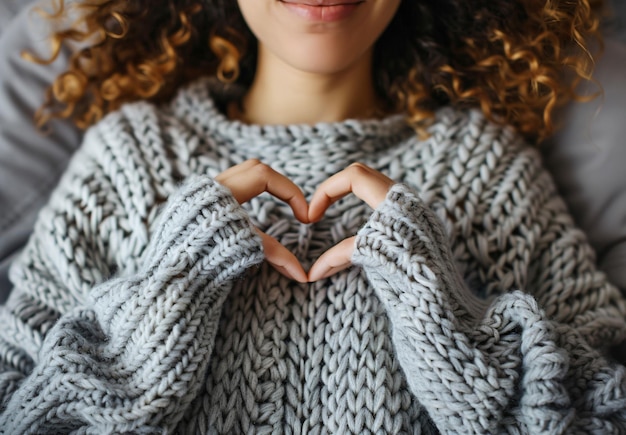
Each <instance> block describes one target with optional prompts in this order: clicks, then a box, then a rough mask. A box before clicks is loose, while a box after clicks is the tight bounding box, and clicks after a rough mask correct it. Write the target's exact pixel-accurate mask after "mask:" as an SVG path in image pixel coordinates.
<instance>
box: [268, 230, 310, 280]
mask: <svg viewBox="0 0 626 435" xmlns="http://www.w3.org/2000/svg"><path fill="white" fill-rule="evenodd" d="M259 234H260V235H261V239H262V240H263V250H264V252H265V259H266V260H267V262H268V263H269V264H271V265H272V267H274V269H276V270H277V271H278V272H280V273H282V274H283V275H285V276H286V277H287V278H290V279H295V280H296V281H298V282H307V278H308V277H307V274H306V272H305V271H304V269H303V268H302V265H301V264H300V262H299V261H298V259H297V258H296V256H295V255H293V254H292V253H291V252H290V251H289V250H288V249H287V248H285V247H284V246H283V245H282V244H281V243H280V242H278V240H276V239H275V238H273V237H271V236H268V235H267V234H265V233H264V232H263V231H260V230H259Z"/></svg>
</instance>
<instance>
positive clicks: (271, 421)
mask: <svg viewBox="0 0 626 435" xmlns="http://www.w3.org/2000/svg"><path fill="white" fill-rule="evenodd" d="M210 88H211V85H210V83H209V82H208V81H205V80H201V81H198V82H196V83H194V84H192V85H190V86H189V87H187V88H186V89H183V90H182V91H181V92H180V93H179V95H178V96H177V97H176V98H175V99H174V100H173V101H172V103H171V104H168V105H166V106H164V107H155V106H153V105H150V104H147V103H136V104H131V105H127V106H125V107H124V108H122V109H121V110H120V111H118V112H116V113H113V114H111V115H109V116H108V117H106V119H104V120H103V121H102V122H100V123H99V124H98V125H97V126H95V127H94V128H92V129H90V130H89V131H88V133H87V134H86V138H85V143H84V145H83V147H82V148H81V149H80V151H79V152H78V153H77V155H76V156H75V158H74V159H73V161H72V163H71V165H70V168H69V170H68V172H67V173H66V175H65V177H64V178H63V180H62V181H61V183H60V185H59V187H58V188H57V189H56V191H55V193H54V195H53V197H52V199H51V201H50V203H49V205H48V206H47V207H46V208H45V210H44V211H43V212H42V213H41V215H40V218H39V222H38V225H37V227H36V230H35V233H34V235H33V237H32V239H31V240H30V242H29V244H28V246H27V248H26V249H25V251H24V252H23V254H22V255H21V257H20V259H19V260H18V261H17V263H16V264H15V265H14V267H13V269H12V274H11V277H12V280H13V282H14V284H15V290H14V292H13V293H12V295H11V297H10V300H9V301H8V302H7V304H6V306H4V307H2V308H1V309H0V316H1V317H0V325H1V330H0V337H1V338H0V400H1V402H0V403H1V405H0V406H1V411H0V432H2V433H11V434H25V433H34V434H43V433H69V432H72V433H89V434H105V433H183V434H196V433H202V434H204V433H263V434H269V433H272V434H275V433H276V434H280V433H287V434H299V433H313V434H317V433H335V434H345V433H355V434H365V433H377V434H382V433H426V434H428V433H437V432H442V433H504V432H506V433H529V434H539V433H550V434H551V433H598V434H609V433H625V431H626V381H625V379H624V378H625V376H624V375H625V367H624V366H622V365H620V364H618V363H617V362H616V361H615V360H613V359H611V358H610V357H609V356H608V355H609V354H608V348H609V347H610V346H611V345H614V344H617V343H619V342H621V341H622V340H624V338H626V322H625V320H624V319H625V316H626V303H625V302H624V299H623V297H622V296H621V295H620V293H619V292H618V291H617V290H616V288H614V287H613V286H611V285H610V284H609V283H607V281H606V279H605V277H604V275H602V274H601V273H599V272H597V271H596V269H595V267H594V254H593V252H592V251H591V249H590V248H589V246H588V245H587V242H586V241H585V237H584V235H583V234H582V233H581V232H580V231H578V230H577V229H575V228H574V227H573V225H572V221H571V219H570V217H569V216H568V214H567V213H566V210H565V206H564V205H563V203H562V201H561V200H560V199H559V198H558V197H557V195H556V192H555V189H554V186H553V184H552V182H551V180H550V178H549V176H548V175H547V174H546V172H545V171H544V170H542V169H541V166H540V161H539V157H538V154H537V152H536V151H534V150H532V149H530V148H529V147H526V146H525V145H524V144H523V143H522V141H520V140H519V139H518V138H517V137H516V135H515V134H514V133H512V131H511V130H509V129H506V128H502V127H499V126H496V125H494V124H492V123H490V122H488V121H487V120H486V119H485V118H484V116H483V115H482V114H481V113H480V112H478V111H457V110H453V109H443V110H440V111H439V112H438V113H437V115H436V122H435V123H434V124H433V125H432V127H431V129H430V131H431V136H430V138H428V139H427V140H423V141H420V140H419V139H418V138H417V137H416V135H415V134H414V133H413V132H412V131H411V129H410V128H408V127H407V126H406V125H405V123H404V121H403V119H402V117H400V116H392V117H389V118H387V119H384V120H380V121H379V120H372V121H346V122H343V123H337V124H320V125H317V126H314V127H311V126H287V127H281V126H267V127H259V126H249V125H244V124H241V123H238V122H232V121H229V120H228V119H227V118H225V117H224V116H223V115H222V114H221V112H220V111H219V110H218V108H217V104H216V103H215V102H214V100H213V99H212V98H211V96H210V93H211V91H210ZM249 158H258V159H260V160H261V161H263V162H266V163H268V164H270V165H271V166H272V167H273V168H274V169H276V170H277V171H279V172H281V173H283V174H285V175H286V176H287V177H289V178H290V179H291V180H293V181H294V182H295V183H296V184H297V185H298V186H300V187H301V188H302V189H303V191H304V192H305V194H306V195H307V196H310V195H311V194H312V192H313V191H314V190H315V189H316V187H317V186H318V185H319V184H320V183H321V182H322V181H324V180H325V179H327V178H328V177H329V176H330V175H332V174H333V173H336V172H337V171H339V170H342V169H344V168H345V167H346V166H348V165H349V164H350V163H352V162H356V161H360V162H363V163H365V164H367V165H370V166H372V167H374V168H376V169H378V170H380V171H382V172H384V173H386V174H387V175H388V176H389V177H391V178H392V179H394V180H397V181H398V182H400V183H402V184H397V185H396V186H394V187H393V188H392V189H391V191H390V192H389V194H388V196H387V198H386V200H385V201H384V202H383V203H382V204H381V205H380V207H379V208H378V209H376V210H374V211H372V210H370V209H368V208H367V206H366V205H364V204H363V203H362V202H361V201H360V200H358V199H357V198H356V197H354V196H349V197H346V198H344V199H343V200H341V201H340V202H338V203H336V204H335V205H333V206H332V207H331V208H330V209H329V210H328V211H327V213H326V215H325V217H324V219H323V220H322V221H321V222H319V223H316V224H312V225H305V224H301V223H299V222H298V221H297V220H296V219H295V218H294V217H293V216H292V213H291V210H290V209H289V207H288V206H287V205H285V204H283V203H281V202H280V201H278V200H276V199H275V198H273V197H272V196H270V195H268V194H264V195H261V196H259V197H257V198H254V199H253V200H251V201H250V202H248V203H246V204H244V205H243V206H241V205H239V204H238V203H237V202H236V201H235V199H234V198H233V196H232V195H231V193H230V192H229V191H228V190H227V189H226V188H224V187H223V186H220V185H219V184H218V183H216V182H215V181H214V180H213V178H212V177H215V176H216V175H217V174H219V173H220V172H222V171H223V170H225V169H227V168H229V167H231V166H233V165H235V164H238V163H241V162H242V161H244V160H246V159H249ZM254 226H258V227H259V228H261V229H263V230H264V231H266V232H267V233H268V234H270V235H273V236H274V237H276V238H277V239H278V240H279V241H280V242H281V243H283V244H284V245H285V246H287V247H288V248H289V249H290V250H292V251H293V252H294V253H295V255H296V256H297V257H298V258H299V259H300V261H301V262H302V263H303V264H304V265H305V267H306V266H308V265H310V264H311V263H312V262H313V261H314V260H315V259H316V258H318V257H319V256H320V254H321V253H322V252H324V251H325V250H326V249H328V248H329V247H331V246H332V245H334V244H336V243H337V242H339V241H340V240H342V239H344V238H346V237H349V236H352V235H354V234H357V233H358V236H357V241H356V250H355V253H354V257H353V263H354V266H353V267H351V268H349V269H348V270H345V271H343V272H341V273H339V274H336V275H334V276H332V277H330V278H328V279H325V280H322V281H319V282H315V283H312V284H299V283H296V282H294V281H291V280H289V279H287V278H285V277H284V276H282V275H280V274H279V273H277V272H276V271H275V270H273V269H272V268H271V267H270V266H268V265H267V264H266V263H264V262H263V251H262V245H261V243H260V238H259V237H258V236H257V235H256V232H255V229H254Z"/></svg>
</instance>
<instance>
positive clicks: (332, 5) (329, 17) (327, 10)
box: [279, 0, 365, 22]
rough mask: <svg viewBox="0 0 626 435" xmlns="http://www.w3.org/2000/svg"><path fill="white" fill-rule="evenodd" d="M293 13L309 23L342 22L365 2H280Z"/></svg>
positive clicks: (303, 0)
mask: <svg viewBox="0 0 626 435" xmlns="http://www.w3.org/2000/svg"><path fill="white" fill-rule="evenodd" d="M279 2H280V3H282V4H283V5H285V7H286V8H287V9H288V10H289V11H291V12H292V13H294V14H296V15H298V16H300V17H302V18H305V19H307V20H309V21H317V22H333V21H341V20H344V19H346V18H348V17H350V16H351V15H352V13H353V12H354V11H355V10H356V9H357V8H358V7H359V5H361V4H362V3H365V0H279Z"/></svg>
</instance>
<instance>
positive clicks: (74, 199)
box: [0, 135, 263, 434]
mask: <svg viewBox="0 0 626 435" xmlns="http://www.w3.org/2000/svg"><path fill="white" fill-rule="evenodd" d="M92 136H93V135H92ZM92 139H93V137H92ZM100 146H102V147H104V145H103V144H96V145H95V146H92V147H91V149H95V148H98V147H100ZM85 154H86V153H85V152H83V150H82V149H81V151H79V154H78V155H77V156H76V157H75V158H74V160H73V162H72V164H71V165H70V169H69V172H68V173H67V174H66V175H65V176H64V178H63V180H62V181H61V184H60V185H59V188H58V189H57V191H56V192H55V194H54V195H53V199H52V200H51V202H50V204H49V205H48V206H47V207H46V209H45V210H44V211H43V212H42V215H41V217H40V220H39V223H38V225H37V227H36V229H35V232H34V235H33V237H32V238H31V240H30V241H29V244H28V247H27V248H26V250H25V252H24V255H23V256H22V258H21V259H20V261H19V262H18V264H16V266H15V267H14V268H13V270H12V278H13V280H14V284H15V288H14V290H13V293H12V294H11V297H10V299H9V301H8V302H7V304H6V306H4V307H1V308H0V324H2V325H3V326H2V331H0V369H1V372H0V400H1V408H0V428H2V430H6V431H8V433H20V434H22V433H24V434H26V433H52V432H54V433H61V432H63V433H69V432H71V431H77V432H80V433H153V432H159V433H161V432H163V431H169V432H171V431H172V430H173V429H174V428H175V426H176V424H177V422H178V421H179V420H180V418H182V415H183V413H184V412H185V409H186V407H187V406H188V404H189V403H190V402H191V400H193V398H194V396H195V395H196V394H197V390H198V388H199V386H200V385H201V384H202V382H201V380H202V377H203V376H204V375H205V374H206V370H207V367H208V363H209V359H210V354H211V351H212V348H213V344H214V339H215V335H216V329H217V325H218V320H219V316H220V312H221V308H222V305H223V302H224V300H225V298H226V296H227V294H228V292H229V291H230V289H231V287H232V285H233V282H234V281H235V280H236V279H237V278H238V277H240V275H242V274H243V273H244V271H246V270H247V269H248V268H249V267H250V266H252V265H255V264H258V263H260V262H261V261H262V259H263V252H262V245H261V241H260V238H259V236H258V235H257V233H256V231H255V229H254V227H253V225H252V224H251V222H250V220H249V218H248V215H247V213H246V212H245V211H244V210H243V208H242V207H241V206H240V205H239V204H238V203H237V201H236V200H235V199H234V197H233V196H232V194H231V193H230V191H229V190H228V189H226V188H225V187H223V186H221V185H219V184H218V183H216V182H215V181H214V180H212V179H211V178H210V177H208V176H195V177H191V178H190V179H188V180H187V181H186V182H185V183H184V184H183V185H182V186H181V187H180V188H178V190H177V191H176V192H175V193H173V194H172V195H170V197H169V198H168V201H167V203H166V204H165V206H164V207H163V208H162V210H161V212H160V214H159V215H158V217H157V218H156V221H155V223H154V224H153V225H151V227H152V229H153V231H152V235H151V236H150V237H149V242H147V246H146V247H145V250H141V251H142V252H135V253H133V252H132V250H133V249H130V248H128V247H125V248H123V249H122V247H120V246H119V245H115V244H114V243H113V241H112V239H111V238H106V237H104V234H105V233H108V232H114V231H125V230H127V227H128V226H129V225H132V224H133V222H130V221H129V217H128V216H127V215H126V214H125V211H124V210H120V209H119V207H115V206H112V205H111V204H114V203H116V201H117V199H118V197H119V193H118V192H116V191H115V188H114V187H113V184H114V183H113V182H112V181H111V180H109V181H108V182H107V181H106V179H107V177H106V176H104V175H103V174H101V173H100V172H98V168H97V167H96V166H94V165H91V162H90V161H89V159H88V158H87V157H86V155H85ZM113 173H114V174H115V173H116V172H115V171H113ZM117 175H118V176H119V174H117ZM95 180H98V182H96V181H95ZM136 200H137V198H135V199H134V201H135V202H137V201H136ZM128 201H130V202H132V201H133V198H128ZM146 237H147V235H146ZM120 250H125V251H128V252H126V253H122V257H124V255H127V256H128V261H132V259H131V256H133V255H135V256H139V257H140V261H139V263H138V264H137V267H129V270H130V271H131V272H124V273H122V272H120V271H119V270H118V272H117V273H115V265H112V261H111V258H112V257H113V256H115V255H117V254H119V252H116V251H120ZM121 261H122V262H123V261H124V258H121ZM112 273H114V274H115V275H117V276H116V277H111V278H109V276H110V274H112ZM2 430H0V432H2Z"/></svg>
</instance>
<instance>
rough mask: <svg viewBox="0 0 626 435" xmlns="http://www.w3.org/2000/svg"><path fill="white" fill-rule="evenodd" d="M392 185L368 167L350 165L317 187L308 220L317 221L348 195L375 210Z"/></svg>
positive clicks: (387, 179)
mask: <svg viewBox="0 0 626 435" xmlns="http://www.w3.org/2000/svg"><path fill="white" fill-rule="evenodd" d="M394 184H395V182H394V181H393V180H392V179H390V178H389V177H387V176H386V175H384V174H382V173H381V172H379V171H377V170H375V169H372V168H370V167H369V166H366V165H364V164H362V163H355V164H352V165H350V166H349V167H347V168H346V169H344V170H343V171H341V172H338V173H336V174H335V175H333V176H332V177H330V178H329V179H327V180H326V181H324V182H323V183H322V184H320V185H319V187H318V188H317V190H316V191H315V193H314V194H313V198H311V201H310V202H309V219H310V221H311V222H315V221H317V220H319V219H320V218H321V217H322V216H323V215H324V212H325V211H326V209H327V208H328V207H330V206H331V205H332V204H333V203H335V202H336V201H338V200H339V199H341V198H343V197H344V196H346V195H348V194H349V193H354V194H355V195H356V196H357V197H358V198H359V199H362V200H363V201H364V202H365V203H366V204H367V205H369V206H370V207H371V208H376V207H378V206H379V205H380V203H381V202H383V201H384V199H385V198H386V197H387V192H389V189H390V188H391V186H393V185H394Z"/></svg>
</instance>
